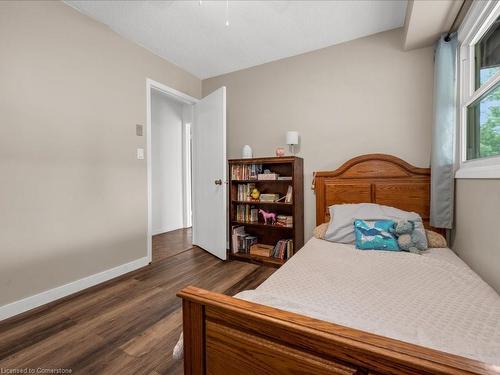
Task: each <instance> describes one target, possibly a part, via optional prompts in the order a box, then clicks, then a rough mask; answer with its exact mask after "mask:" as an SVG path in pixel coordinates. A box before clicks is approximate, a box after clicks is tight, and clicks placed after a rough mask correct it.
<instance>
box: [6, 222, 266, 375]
mask: <svg viewBox="0 0 500 375" xmlns="http://www.w3.org/2000/svg"><path fill="white" fill-rule="evenodd" d="M190 236H191V232H190V230H179V231H174V232H169V233H166V234H162V235H160V236H155V237H154V238H153V262H152V264H150V265H149V266H147V267H144V268H142V269H140V270H137V271H134V272H131V273H130V274H127V275H126V276H125V277H120V278H119V279H117V280H115V281H111V282H108V283H105V284H103V285H100V286H97V287H94V288H90V289H89V290H88V291H84V292H82V293H79V294H77V295H75V296H73V297H68V298H66V299H64V300H62V301H61V302H58V303H54V304H50V305H48V306H47V307H42V308H40V309H37V310H36V311H34V312H33V313H31V314H30V313H28V314H24V315H23V316H20V317H18V318H13V319H9V320H8V321H6V322H5V323H1V324H0V368H26V367H33V368H36V367H43V368H71V369H72V370H73V374H129V373H130V374H132V373H133V374H154V375H159V374H182V373H183V367H182V366H183V365H182V361H175V360H174V359H173V358H172V350H173V347H174V346H175V344H176V342H177V340H178V338H179V334H180V332H181V325H182V309H181V301H180V300H179V299H178V298H177V297H176V295H175V294H176V293H177V291H179V290H180V289H182V288H183V287H185V286H187V285H195V286H199V287H203V288H206V289H210V290H214V291H217V292H221V293H226V294H235V293H238V292H239V291H241V290H244V289H253V288H255V287H256V286H258V285H259V284H260V283H261V282H262V281H264V280H265V279H266V278H267V277H269V276H270V275H271V274H272V273H273V272H274V271H275V269H274V268H269V267H263V266H258V265H254V264H250V263H242V262H237V261H231V262H222V261H220V260H219V259H217V258H216V257H214V256H212V255H210V254H208V253H206V252H205V251H203V250H201V249H199V248H197V247H193V246H192V245H191V242H190Z"/></svg>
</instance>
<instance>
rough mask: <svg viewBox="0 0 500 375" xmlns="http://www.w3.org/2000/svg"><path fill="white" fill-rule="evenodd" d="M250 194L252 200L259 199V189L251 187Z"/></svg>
mask: <svg viewBox="0 0 500 375" xmlns="http://www.w3.org/2000/svg"><path fill="white" fill-rule="evenodd" d="M250 196H251V197H252V199H254V200H256V201H257V200H259V197H260V191H259V190H258V189H253V190H252V192H251V193H250Z"/></svg>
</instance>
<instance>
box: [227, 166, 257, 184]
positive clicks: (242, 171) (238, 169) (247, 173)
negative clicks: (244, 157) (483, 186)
mask: <svg viewBox="0 0 500 375" xmlns="http://www.w3.org/2000/svg"><path fill="white" fill-rule="evenodd" d="M259 173H262V164H234V165H232V166H231V180H257V176H258V175H259Z"/></svg>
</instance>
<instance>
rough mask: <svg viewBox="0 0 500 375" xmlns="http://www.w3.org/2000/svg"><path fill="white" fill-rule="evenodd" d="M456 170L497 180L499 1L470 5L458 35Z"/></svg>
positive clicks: (499, 141) (499, 164) (499, 162)
mask: <svg viewBox="0 0 500 375" xmlns="http://www.w3.org/2000/svg"><path fill="white" fill-rule="evenodd" d="M458 39H459V42H460V64H459V71H460V86H459V87H460V95H459V98H460V123H461V132H460V134H461V142H460V157H461V160H460V164H461V165H460V170H459V171H458V172H457V177H459V178H460V177H463V176H464V174H463V173H462V175H461V176H459V174H461V173H459V172H462V170H463V169H467V171H468V172H467V173H466V174H467V177H474V176H473V173H472V174H471V173H470V172H471V171H473V169H469V168H482V169H481V173H482V174H483V176H482V177H484V167H485V166H488V168H489V167H491V166H493V167H494V169H495V173H497V174H498V176H490V175H488V173H486V176H489V177H498V178H500V2H497V1H485V2H479V1H478V2H474V3H473V5H472V7H471V9H470V10H469V12H468V14H467V17H466V18H465V20H464V22H463V24H462V26H461V28H460V30H459V32H458Z"/></svg>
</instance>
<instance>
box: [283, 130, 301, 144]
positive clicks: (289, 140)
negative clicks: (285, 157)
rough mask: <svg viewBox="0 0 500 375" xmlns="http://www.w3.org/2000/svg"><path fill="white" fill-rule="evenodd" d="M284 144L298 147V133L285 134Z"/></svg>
mask: <svg viewBox="0 0 500 375" xmlns="http://www.w3.org/2000/svg"><path fill="white" fill-rule="evenodd" d="M286 144H287V145H298V144H299V132H296V131H290V132H286Z"/></svg>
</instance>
